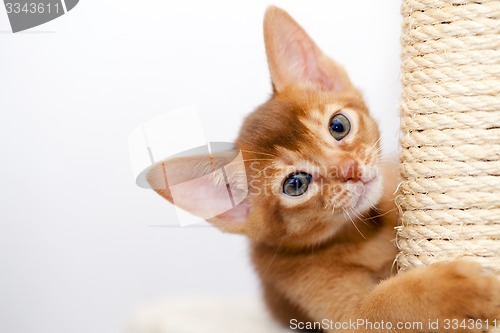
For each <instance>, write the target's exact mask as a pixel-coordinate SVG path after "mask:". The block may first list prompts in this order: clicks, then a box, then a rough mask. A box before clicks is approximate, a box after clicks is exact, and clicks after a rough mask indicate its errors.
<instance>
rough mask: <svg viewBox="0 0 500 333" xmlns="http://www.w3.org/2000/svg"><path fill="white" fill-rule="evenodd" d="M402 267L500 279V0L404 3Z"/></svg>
mask: <svg viewBox="0 0 500 333" xmlns="http://www.w3.org/2000/svg"><path fill="white" fill-rule="evenodd" d="M402 14H403V31H402V37H401V40H402V85H403V91H402V102H401V130H402V135H401V139H400V142H401V156H400V157H401V175H402V178H403V181H402V183H401V185H400V192H401V195H400V196H398V198H397V203H398V206H399V207H400V210H401V219H402V221H401V222H402V223H401V226H400V227H398V233H397V244H398V246H399V249H400V253H399V255H398V257H397V261H398V268H399V270H400V271H406V270H409V269H411V268H413V267H416V266H421V265H427V264H430V263H433V262H436V261H441V260H454V259H469V260H474V261H477V262H479V263H481V264H483V265H484V266H485V267H486V268H489V269H491V270H493V271H494V272H496V273H497V274H500V98H499V92H500V23H499V22H500V20H499V18H500V1H498V0H475V1H471V0H403V4H402Z"/></svg>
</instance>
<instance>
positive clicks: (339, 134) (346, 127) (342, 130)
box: [330, 113, 351, 141]
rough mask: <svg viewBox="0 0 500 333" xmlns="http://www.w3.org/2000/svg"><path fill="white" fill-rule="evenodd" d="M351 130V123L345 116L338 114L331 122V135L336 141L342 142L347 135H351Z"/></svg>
mask: <svg viewBox="0 0 500 333" xmlns="http://www.w3.org/2000/svg"><path fill="white" fill-rule="evenodd" d="M350 130H351V123H350V122H349V119H347V117H346V116H344V115H343V114H340V113H338V114H336V115H334V116H333V117H332V119H331V120H330V133H331V134H332V136H333V138H334V139H335V140H337V141H340V140H342V139H343V138H345V137H346V135H347V134H349V131H350Z"/></svg>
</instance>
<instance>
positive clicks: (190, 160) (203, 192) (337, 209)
mask: <svg viewBox="0 0 500 333" xmlns="http://www.w3.org/2000/svg"><path fill="white" fill-rule="evenodd" d="M264 37H265V44H266V51H267V57H268V62H269V68H270V72H271V78H272V85H273V95H272V97H271V98H270V99H269V100H268V101H267V102H265V103H264V104H263V105H261V106H260V107H259V108H258V109H257V110H256V111H254V112H253V113H252V114H250V115H249V116H248V117H247V118H246V120H245V122H244V124H243V126H242V128H241V131H240V134H239V137H238V139H237V141H236V147H237V150H236V151H235V152H217V153H212V154H211V155H207V156H191V157H178V158H174V159H171V160H167V161H164V162H161V163H159V164H157V165H155V166H154V167H152V169H151V170H150V171H149V173H148V176H147V178H148V181H149V183H150V184H151V185H152V187H153V188H154V189H155V190H156V192H158V193H159V194H160V195H161V196H163V197H164V198H166V199H167V200H169V201H170V202H174V201H175V204H176V205H177V206H179V207H181V208H183V209H185V210H187V211H189V212H192V213H193V214H195V215H198V216H202V217H204V218H207V219H208V220H209V222H211V223H212V224H213V225H215V226H217V227H218V228H220V229H221V230H223V231H226V232H231V233H242V234H245V235H247V236H248V238H249V239H250V244H251V253H252V259H253V263H254V265H255V269H256V271H257V272H258V274H259V276H260V279H261V284H262V289H263V293H264V298H265V300H266V302H267V304H268V307H269V309H270V311H271V312H272V314H273V315H274V316H275V318H276V319H278V320H280V321H282V322H283V323H284V324H285V325H287V326H289V325H292V326H293V323H298V322H308V321H322V320H323V319H328V320H333V321H336V322H349V320H351V321H352V320H354V321H356V320H357V319H365V320H368V321H371V322H382V321H384V322H386V323H387V322H391V323H393V324H394V325H396V323H397V322H398V321H403V322H422V323H423V325H424V329H425V328H426V326H425V325H428V321H429V319H431V320H435V319H439V320H440V323H439V324H440V327H441V329H445V328H446V327H445V326H444V325H445V324H444V319H469V318H473V319H490V320H491V319H494V318H497V317H498V315H499V314H500V311H499V305H500V283H499V281H498V280H497V279H496V278H495V277H494V276H492V275H489V274H485V273H483V272H482V270H481V266H479V265H478V264H474V263H468V262H451V263H439V264H434V265H431V266H429V267H425V268H419V269H415V270H413V271H411V272H408V273H403V274H400V275H394V276H393V274H392V266H393V262H394V258H395V255H396V253H397V249H396V248H395V246H394V242H393V240H394V238H395V232H394V227H395V226H396V225H397V220H398V216H397V209H396V207H395V205H394V200H393V195H392V193H394V191H395V188H396V183H397V178H396V176H395V175H396V174H397V169H396V168H395V167H391V166H387V165H385V166H384V165H382V164H381V163H380V161H379V154H380V147H379V130H378V127H377V124H376V123H375V121H374V120H373V118H372V117H371V116H370V115H369V113H368V109H367V107H366V105H365V103H364V102H363V99H362V97H361V94H360V92H359V91H358V90H357V89H356V88H355V87H354V86H353V85H352V83H351V81H350V80H349V77H348V76H347V74H346V72H345V71H344V69H343V68H342V67H341V66H339V65H338V64H337V63H335V62H334V61H332V60H331V59H330V58H328V57H327V56H326V55H325V54H323V52H322V51H321V50H320V49H319V48H318V46H316V44H315V43H314V42H313V41H312V40H311V39H310V38H309V36H308V35H307V34H306V33H305V31H304V30H303V29H302V28H301V27H300V26H299V25H298V24H297V23H296V22H295V21H294V20H293V19H292V18H291V17H290V16H289V15H288V14H287V13H286V12H284V11H283V10H281V9H279V8H276V7H270V8H269V9H268V10H267V12H266V15H265V19H264ZM240 152H241V154H242V157H243V159H244V164H243V167H241V168H238V167H237V166H238V163H237V162H235V161H234V160H235V156H238V153H240ZM231 165H233V166H234V167H233V168H231ZM224 166H225V172H226V174H225V175H224V174H221V173H219V174H217V173H212V171H216V170H221V168H222V167H224ZM240 166H241V165H240ZM166 174H168V180H167V179H166V177H165V175H166ZM168 182H170V184H169V183H168ZM174 182H175V184H173V183H174ZM174 185H175V186H180V187H176V190H175V195H173V188H174ZM228 191H229V193H230V195H231V200H233V202H234V200H235V198H239V199H238V200H237V202H236V205H235V207H233V208H232V209H229V210H227V211H225V212H223V211H224V210H226V209H227V207H226V206H227V199H228ZM247 192H248V193H247ZM240 201H241V202H240ZM225 207H226V208H225ZM221 212H223V213H221ZM214 215H217V216H215V217H214ZM295 327H298V326H295ZM394 327H396V326H394ZM322 328H323V330H324V331H325V332H333V331H334V329H333V327H331V328H330V327H322ZM418 330H419V329H414V330H412V329H407V330H403V329H398V331H405V332H406V331H408V332H410V331H418ZM420 330H422V329H420ZM335 331H342V330H339V329H337V330H335ZM343 331H352V332H355V331H358V332H361V331H365V332H368V331H379V330H377V329H375V328H373V329H371V328H370V327H357V328H356V329H353V328H352V327H344V328H343ZM381 331H383V330H381ZM449 331H456V330H452V329H450V330H449ZM464 331H467V330H464Z"/></svg>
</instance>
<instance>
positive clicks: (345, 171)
mask: <svg viewBox="0 0 500 333" xmlns="http://www.w3.org/2000/svg"><path fill="white" fill-rule="evenodd" d="M339 179H340V180H341V181H343V182H347V181H348V180H351V181H353V182H359V181H360V180H361V172H360V170H359V165H358V162H357V161H353V160H347V161H345V162H343V163H342V164H341V165H340V172H339Z"/></svg>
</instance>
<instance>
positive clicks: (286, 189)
mask: <svg viewBox="0 0 500 333" xmlns="http://www.w3.org/2000/svg"><path fill="white" fill-rule="evenodd" d="M311 179H312V176H311V175H310V174H308V173H305V172H297V173H294V174H292V175H290V176H288V177H287V178H286V179H285V183H283V193H285V194H286V195H289V196H291V197H298V196H299V195H302V194H304V193H306V191H307V188H308V187H309V184H310V183H311Z"/></svg>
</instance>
